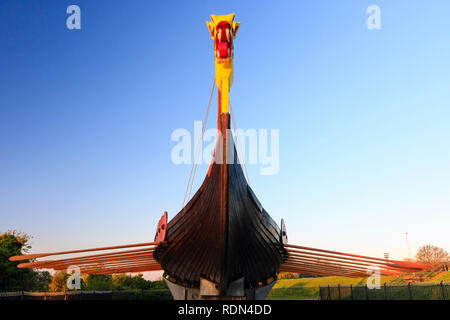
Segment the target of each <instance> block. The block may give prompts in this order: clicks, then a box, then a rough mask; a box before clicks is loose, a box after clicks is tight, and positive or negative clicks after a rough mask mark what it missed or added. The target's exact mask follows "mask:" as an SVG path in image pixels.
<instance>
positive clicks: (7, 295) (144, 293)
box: [0, 289, 172, 300]
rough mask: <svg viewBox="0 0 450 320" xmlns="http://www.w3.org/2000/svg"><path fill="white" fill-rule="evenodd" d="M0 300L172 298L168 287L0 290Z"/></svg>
mask: <svg viewBox="0 0 450 320" xmlns="http://www.w3.org/2000/svg"><path fill="white" fill-rule="evenodd" d="M0 300H172V295H171V294H170V291H169V289H151V290H123V291H85V290H80V291H67V292H27V291H16V292H3V293H2V292H0Z"/></svg>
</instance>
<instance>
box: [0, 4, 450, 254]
mask: <svg viewBox="0 0 450 320" xmlns="http://www.w3.org/2000/svg"><path fill="white" fill-rule="evenodd" d="M71 4H76V5H79V6H80V8H81V30H68V29H67V28H66V18H67V17H68V14H66V8H67V7H68V6H69V5H71ZM371 4H375V5H378V6H380V8H381V27H382V28H381V30H368V29H367V27H366V19H367V18H368V15H367V14H366V8H367V7H368V6H369V5H371ZM449 10H450V2H448V1H444V0H443V1H437V0H436V1H431V2H430V1H381V0H371V1H359V0H358V1H357V0H354V1H339V2H337V1H333V2H331V1H164V2H163V1H128V2H124V1H118V0H108V1H100V0H96V1H83V0H72V1H54V2H49V1H24V0H22V1H18V0H7V1H2V2H1V3H0V44H1V45H0V70H1V71H0V230H6V229H19V230H22V231H24V232H27V233H30V234H32V235H33V236H34V240H33V251H36V252H38V251H54V250H62V249H71V248H83V247H97V246H101V245H110V244H111V245H112V244H122V243H134V242H145V241H149V240H152V239H153V237H154V233H155V229H156V224H157V221H158V219H159V218H160V216H161V215H162V213H163V211H165V210H167V211H168V212H169V217H173V216H174V215H175V214H176V213H177V212H178V210H179V209H180V208H181V204H182V201H183V196H184V192H185V189H186V185H187V180H188V177H189V172H190V166H188V165H175V164H173V163H172V162H171V158H170V152H171V149H172V148H173V146H174V145H175V143H174V142H172V141H171V140H170V136H171V133H172V132H173V130H175V129H177V128H186V129H188V130H192V129H193V122H194V121H195V120H201V119H202V118H203V116H204V112H205V109H206V105H207V103H208V98H209V93H210V89H211V82H212V79H213V77H214V63H213V43H212V41H211V38H210V37H209V35H208V31H207V28H206V24H205V21H206V20H209V15H210V14H227V13H231V12H234V13H236V20H237V21H240V22H242V25H241V28H240V30H239V32H238V36H237V39H236V40H235V75H234V84H233V87H232V90H231V101H232V105H233V109H234V111H235V114H236V119H237V125H238V127H240V128H243V129H248V128H256V129H259V128H263V129H272V128H273V129H279V130H280V170H279V173H278V174H276V175H272V176H263V175H260V169H261V165H251V166H248V170H249V176H250V182H251V186H252V188H253V189H254V191H255V193H256V194H257V196H258V197H259V199H260V200H261V202H262V204H263V205H264V207H265V208H266V210H267V211H268V212H269V213H270V214H271V216H272V217H273V218H274V219H275V220H276V221H277V222H279V221H280V220H281V218H284V219H285V221H286V224H287V229H288V236H289V240H290V242H292V243H296V244H302V245H307V246H314V247H321V248H326V249H334V250H340V251H347V252H354V253H362V254H367V255H374V256H380V257H382V256H383V253H384V252H389V253H390V254H391V257H393V258H398V259H402V258H404V257H407V256H408V251H407V246H406V241H405V236H404V233H405V232H409V235H410V241H411V247H412V251H413V254H414V253H415V251H416V250H417V248H418V247H419V246H420V245H425V244H428V243H431V244H434V245H438V246H440V247H444V248H445V249H447V251H450V240H449V238H448V236H447V231H448V227H449V225H450V201H449V199H450V197H449V194H450V148H449V146H450V142H449V141H450V130H449V128H448V124H449V122H450V109H449V107H450V106H449V101H450V76H449V75H450V59H449V53H450V41H449V40H450V39H449V30H450V19H448V12H449ZM213 101H214V103H215V102H216V99H214V100H213ZM214 106H215V104H214V105H213V108H212V110H213V111H214V112H213V113H212V114H211V116H210V119H209V123H208V127H210V128H211V127H214V125H215V117H216V113H215V110H216V108H214ZM206 170H207V165H203V166H200V168H199V169H198V171H197V175H196V180H195V185H194V188H196V187H198V186H199V184H200V183H201V181H202V180H203V178H204V175H205V173H206Z"/></svg>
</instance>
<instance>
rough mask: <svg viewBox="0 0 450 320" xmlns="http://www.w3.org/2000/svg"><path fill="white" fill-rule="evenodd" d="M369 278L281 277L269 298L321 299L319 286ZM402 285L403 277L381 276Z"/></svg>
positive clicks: (447, 275) (446, 277)
mask: <svg viewBox="0 0 450 320" xmlns="http://www.w3.org/2000/svg"><path fill="white" fill-rule="evenodd" d="M366 279H367V278H346V277H320V278H299V279H279V280H278V281H277V283H276V284H275V286H274V287H273V289H272V290H271V291H270V293H269V295H268V297H267V299H268V300H317V299H319V286H326V285H330V286H335V285H338V284H340V285H350V284H352V285H364V284H366ZM441 281H444V282H447V281H450V272H447V273H445V274H443V275H442V276H441V277H439V278H436V279H433V280H431V281H428V282H426V283H439V282H441ZM384 283H386V284H390V285H401V284H406V282H405V281H404V279H403V278H401V277H381V284H384Z"/></svg>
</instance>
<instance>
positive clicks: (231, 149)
mask: <svg viewBox="0 0 450 320" xmlns="http://www.w3.org/2000/svg"><path fill="white" fill-rule="evenodd" d="M234 17H235V15H234V14H229V15H225V16H217V15H212V16H211V19H212V21H210V22H207V26H208V30H209V32H210V35H211V38H212V40H213V42H214V59H215V84H216V85H217V87H218V117H217V128H218V135H217V143H216V148H215V151H214V155H213V160H212V162H211V164H210V167H209V170H208V173H207V175H206V177H205V179H204V181H203V183H202V185H201V186H200V188H199V189H198V191H197V192H196V193H195V195H194V196H193V197H192V198H191V199H190V200H189V202H188V203H187V204H186V205H185V206H184V207H183V208H182V209H181V211H180V212H179V213H178V214H177V215H175V217H173V218H172V219H171V220H170V221H168V214H167V212H165V213H164V214H163V216H162V218H161V220H160V221H159V223H158V226H157V231H156V235H155V239H154V241H153V242H148V243H139V244H129V245H121V246H113V247H105V248H95V249H85V250H74V251H65V252H55V253H41V254H30V255H22V256H15V257H11V258H10V260H12V261H18V260H30V259H33V260H35V259H41V258H45V257H49V256H59V255H70V257H69V258H59V259H53V260H39V261H31V262H25V263H21V264H19V265H18V267H19V268H49V269H54V270H67V268H69V267H71V266H77V268H78V269H79V271H80V272H81V273H84V274H112V273H125V272H144V271H156V270H163V271H164V274H163V278H164V280H165V281H166V283H167V285H168V287H169V289H170V291H171V293H172V295H173V297H174V299H179V300H187V299H265V298H266V296H267V294H268V293H269V291H270V290H271V288H272V286H273V285H274V284H275V282H276V281H277V276H278V274H279V273H280V272H295V273H305V274H311V275H339V276H347V277H361V276H363V277H364V276H367V275H368V273H367V271H368V269H370V268H372V269H373V268H375V269H376V270H378V272H379V274H381V275H399V274H402V273H408V272H417V271H421V270H424V269H426V268H428V266H426V265H422V264H418V263H412V262H405V261H396V260H388V259H380V258H372V257H367V256H361V255H354V254H346V253H341V252H335V251H330V250H323V249H315V248H309V247H303V246H297V245H292V244H288V241H287V235H286V227H285V224H284V222H283V220H282V221H281V227H279V226H278V225H277V224H276V223H275V221H274V220H273V219H272V218H271V217H270V215H269V214H268V213H267V212H266V210H265V209H264V207H263V206H262V205H261V203H260V201H259V200H258V198H257V197H256V195H255V194H254V192H253V191H252V189H251V188H250V186H249V184H248V181H247V179H246V176H245V175H244V172H243V168H242V164H241V163H240V161H239V157H238V152H237V149H236V145H235V143H234V139H233V135H232V133H231V130H230V120H231V116H230V101H229V92H230V88H231V86H232V83H233V59H234V50H233V48H234V40H235V39H236V35H237V32H238V30H239V27H240V23H238V22H235V21H234ZM213 88H214V87H213ZM123 249H125V250H123ZM95 251H106V253H101V254H93V255H92V254H91V255H82V256H79V254H85V253H87V252H95ZM77 255H78V256H77Z"/></svg>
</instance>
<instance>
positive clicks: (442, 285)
mask: <svg viewBox="0 0 450 320" xmlns="http://www.w3.org/2000/svg"><path fill="white" fill-rule="evenodd" d="M441 291H442V300H445V288H444V281H443V280H441Z"/></svg>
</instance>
